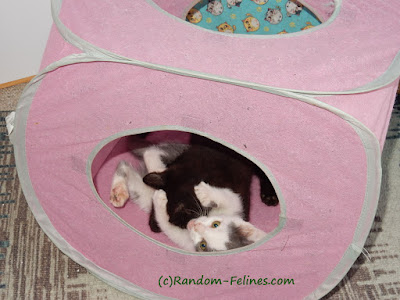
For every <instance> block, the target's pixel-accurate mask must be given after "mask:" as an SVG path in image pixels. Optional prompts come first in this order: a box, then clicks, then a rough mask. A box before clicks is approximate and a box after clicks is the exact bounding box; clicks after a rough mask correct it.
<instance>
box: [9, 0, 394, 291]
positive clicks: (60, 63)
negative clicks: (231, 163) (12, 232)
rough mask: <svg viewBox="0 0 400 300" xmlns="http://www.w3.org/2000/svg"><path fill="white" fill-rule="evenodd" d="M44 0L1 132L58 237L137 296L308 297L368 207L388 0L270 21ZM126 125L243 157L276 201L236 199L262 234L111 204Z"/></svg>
mask: <svg viewBox="0 0 400 300" xmlns="http://www.w3.org/2000/svg"><path fill="white" fill-rule="evenodd" d="M244 1H246V0H244ZM269 2H272V0H270V1H269ZM52 5H53V7H52V9H53V17H54V21H55V26H54V28H53V30H52V32H51V35H50V38H49V41H48V45H47V49H46V52H45V55H44V58H43V65H42V66H43V71H42V72H41V73H40V74H39V75H38V76H37V77H36V78H35V79H34V80H33V81H32V82H31V83H30V84H29V85H28V86H27V88H26V90H25V91H24V93H23V96H22V98H21V100H20V103H19V105H18V108H17V111H16V116H15V122H14V130H13V131H12V133H11V137H12V140H13V143H14V145H15V154H16V159H17V167H18V171H19V176H20V180H21V183H22V186H23V190H24V193H25V195H26V198H27V201H28V203H29V205H30V207H31V209H32V211H33V213H34V215H35V217H36V219H37V221H38V222H39V224H40V225H41V227H42V228H43V230H44V231H45V232H46V233H47V235H48V236H49V237H50V238H51V239H52V241H53V242H54V243H55V244H56V245H57V246H58V247H59V248H60V249H61V250H62V251H63V252H64V253H65V254H67V255H68V256H70V257H71V258H72V259H73V260H75V261H76V262H78V263H79V264H81V265H82V266H84V267H85V268H87V269H88V270H89V271H90V272H92V273H93V274H95V275H96V276H98V277H99V278H101V279H103V280H104V281H106V282H108V283H109V284H110V285H112V286H114V287H116V288H118V289H120V290H122V291H125V292H127V293H129V294H132V295H135V296H137V297H140V298H146V299H164V298H178V299H200V298H202V299H245V298H246V297H250V298H251V299H303V298H305V299H318V298H320V297H322V296H324V295H325V294H327V293H328V292H329V291H330V290H331V289H333V288H334V287H335V286H336V285H337V284H338V282H339V281H340V280H341V279H342V278H343V276H344V275H345V274H346V273H347V271H348V270H349V268H350V267H351V265H352V264H353V263H354V261H355V260H356V258H357V257H358V256H359V255H360V253H362V251H363V246H364V242H365V240H366V238H367V235H368V233H369V230H370V228H371V224H372V222H373V219H374V215H375V212H376V206H377V202H378V198H379V190H380V181H381V165H380V154H381V149H382V147H383V143H384V140H385V136H386V132H387V127H388V122H389V118H390V115H391V111H392V106H393V102H394V98H395V93H396V87H397V85H398V78H399V76H400V62H399V54H398V53H399V50H400V35H399V34H398V33H399V32H400V23H399V21H398V20H399V17H400V15H399V12H400V2H398V1H390V3H389V2H387V1H383V0H379V1H376V0H375V1H372V0H364V1H359V0H357V1H355V0H353V1H350V0H336V1H334V2H333V1H328V0H326V1H319V0H318V1H317V0H315V1H314V0H309V1H307V6H308V7H309V8H312V10H313V11H314V12H315V13H316V14H317V15H318V16H320V17H321V19H322V21H323V23H322V24H321V25H319V26H316V27H314V28H311V29H308V30H305V31H302V32H297V33H292V34H286V35H279V36H278V35H272V36H251V35H240V34H237V35H232V34H227V33H219V32H212V31H209V30H206V29H203V28H200V27H198V26H196V25H194V24H190V23H189V22H186V21H185V20H184V16H185V14H186V12H187V11H188V10H189V8H190V7H192V6H193V5H194V2H193V1H192V0H175V1H167V0H153V1H151V0H136V1H128V0H120V1H99V0H91V1H78V0H64V1H61V0H59V1H56V0H53V1H52ZM377 7H379V11H380V13H379V14H376V8H377ZM371 20H373V22H371ZM9 125H10V127H11V126H12V125H13V124H11V123H10V124H9ZM141 133H150V135H149V136H148V138H150V139H153V140H154V141H164V140H167V139H170V138H173V139H178V140H180V141H187V139H188V136H189V134H197V135H200V136H203V137H205V138H208V139H210V140H213V141H215V142H218V143H220V144H222V145H224V146H226V147H229V148H231V149H233V150H235V151H237V152H238V153H240V154H241V155H243V156H245V157H246V158H248V159H250V160H252V161H253V162H254V163H256V164H257V165H258V166H260V168H261V169H262V170H263V171H264V172H265V173H266V174H267V176H269V178H270V179H271V182H272V183H273V185H274V187H275V188H276V190H277V193H278V196H279V199H280V205H279V206H278V207H273V208H271V207H266V206H265V205H263V204H262V203H259V201H258V200H257V199H252V204H251V205H252V211H251V212H250V221H251V222H252V223H254V224H255V225H257V226H259V227H261V228H263V229H265V230H266V231H268V232H269V233H268V236H267V237H266V238H265V239H263V240H261V241H259V242H257V243H255V244H252V245H249V246H247V247H244V248H239V249H234V250H230V251H226V252H221V253H211V254H199V253H189V252H186V251H184V250H181V249H178V248H176V246H174V245H173V244H172V243H171V242H169V241H168V239H167V238H166V237H165V236H163V235H162V234H155V233H152V232H151V231H150V229H149V228H148V225H147V215H146V213H144V212H143V211H140V210H139V209H138V208H137V207H136V205H135V204H133V203H130V202H128V204H127V206H126V207H125V208H123V209H115V208H113V207H112V206H111V205H110V204H109V203H108V202H109V201H108V197H109V188H110V184H111V176H112V173H113V171H114V169H115V166H116V164H117V163H118V161H119V160H120V159H122V158H125V159H128V160H129V159H130V160H131V161H132V163H136V161H135V160H134V158H133V157H132V156H131V155H130V150H129V149H130V148H131V147H132V145H135V143H136V142H137V140H135V138H136V137H137V135H139V134H141ZM253 190H257V185H256V184H255V186H254V187H253ZM254 194H257V193H254ZM179 278H180V279H179ZM239 278H240V279H241V280H242V281H241V284H239V282H238V281H239ZM265 278H267V279H265ZM212 279H215V280H217V283H216V284H211V280H212ZM250 279H254V280H250ZM259 279H261V281H259V282H261V284H259V283H255V282H258V280H259ZM264 279H265V281H264ZM273 279H275V281H273ZM284 279H289V280H292V282H294V284H290V283H287V284H284V283H283V280H284ZM176 280H178V281H179V280H180V281H179V282H178V283H177V282H176ZM185 280H186V281H185ZM218 280H220V284H218ZM184 282H185V283H186V284H184ZM264 282H267V283H268V284H263V283H264ZM164 283H166V284H167V286H164ZM170 283H171V284H170Z"/></svg>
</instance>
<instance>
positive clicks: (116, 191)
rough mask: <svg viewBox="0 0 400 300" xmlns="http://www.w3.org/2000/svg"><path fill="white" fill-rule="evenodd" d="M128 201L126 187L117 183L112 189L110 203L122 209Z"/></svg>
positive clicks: (122, 183)
mask: <svg viewBox="0 0 400 300" xmlns="http://www.w3.org/2000/svg"><path fill="white" fill-rule="evenodd" d="M128 199H129V192H128V187H127V186H126V184H125V183H124V182H119V183H117V184H116V185H115V186H113V187H112V189H111V195H110V202H111V204H112V205H113V206H114V207H123V206H124V205H125V203H126V201H128Z"/></svg>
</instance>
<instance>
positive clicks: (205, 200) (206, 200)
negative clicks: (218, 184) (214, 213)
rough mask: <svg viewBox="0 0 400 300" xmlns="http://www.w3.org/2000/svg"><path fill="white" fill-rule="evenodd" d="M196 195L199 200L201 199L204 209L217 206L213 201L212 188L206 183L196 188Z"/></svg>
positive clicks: (201, 183)
mask: <svg viewBox="0 0 400 300" xmlns="http://www.w3.org/2000/svg"><path fill="white" fill-rule="evenodd" d="M194 193H195V195H196V197H197V199H199V201H200V203H201V205H203V206H204V207H216V206H217V204H216V203H215V202H214V201H213V200H212V199H211V193H212V187H211V186H210V185H209V184H207V183H205V182H204V181H202V182H200V183H199V184H198V185H196V186H195V187H194Z"/></svg>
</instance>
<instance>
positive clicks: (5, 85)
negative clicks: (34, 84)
mask: <svg viewBox="0 0 400 300" xmlns="http://www.w3.org/2000/svg"><path fill="white" fill-rule="evenodd" d="M33 77H35V76H30V77H25V78H21V79H18V80H14V81H10V82H6V83H1V84H0V89H4V88H7V87H10V86H13V85H17V84H20V83H26V82H29V81H31V80H32V78H33Z"/></svg>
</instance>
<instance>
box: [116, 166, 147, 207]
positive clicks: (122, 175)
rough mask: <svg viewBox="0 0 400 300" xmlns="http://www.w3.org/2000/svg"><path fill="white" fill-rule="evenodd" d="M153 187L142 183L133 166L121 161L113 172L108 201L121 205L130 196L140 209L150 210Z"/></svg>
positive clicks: (117, 205)
mask: <svg viewBox="0 0 400 300" xmlns="http://www.w3.org/2000/svg"><path fill="white" fill-rule="evenodd" d="M153 193H154V189H152V188H151V187H149V186H147V185H146V184H144V182H143V179H142V176H140V174H139V173H138V172H137V171H135V169H133V167H132V166H131V165H130V164H129V163H127V162H125V161H121V162H120V163H119V164H118V167H117V169H116V171H115V173H114V176H113V179H112V184H111V195H110V201H111V203H112V205H114V207H123V206H124V205H125V203H126V201H128V199H129V198H131V199H132V200H133V201H134V202H135V203H136V204H138V205H139V207H140V208H141V209H143V210H144V211H146V212H150V209H151V205H152V196H153Z"/></svg>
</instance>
